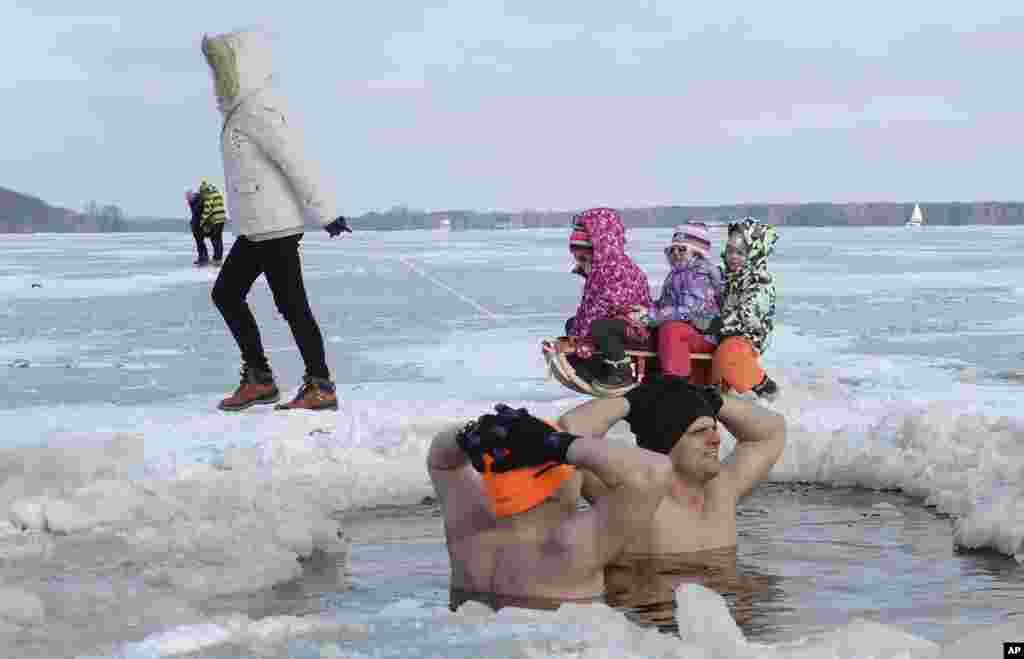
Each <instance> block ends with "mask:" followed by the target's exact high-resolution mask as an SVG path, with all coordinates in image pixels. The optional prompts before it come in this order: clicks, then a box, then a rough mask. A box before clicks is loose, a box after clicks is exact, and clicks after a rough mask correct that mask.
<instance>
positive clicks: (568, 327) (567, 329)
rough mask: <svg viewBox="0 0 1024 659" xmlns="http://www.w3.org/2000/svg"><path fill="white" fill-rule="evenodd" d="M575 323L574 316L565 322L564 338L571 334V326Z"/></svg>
mask: <svg viewBox="0 0 1024 659" xmlns="http://www.w3.org/2000/svg"><path fill="white" fill-rule="evenodd" d="M575 322H576V316H569V318H568V319H567V320H566V321H565V335H566V336H569V335H570V334H572V325H573V323H575Z"/></svg>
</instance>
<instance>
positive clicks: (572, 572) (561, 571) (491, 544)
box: [448, 527, 604, 599]
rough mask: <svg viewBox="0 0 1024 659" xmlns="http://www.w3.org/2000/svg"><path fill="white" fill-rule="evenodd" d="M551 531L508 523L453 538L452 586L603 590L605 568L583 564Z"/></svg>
mask: <svg viewBox="0 0 1024 659" xmlns="http://www.w3.org/2000/svg"><path fill="white" fill-rule="evenodd" d="M552 535H553V534H552V533H543V532H538V531H536V530H534V529H530V528H526V529H523V528H517V527H503V528H491V529H486V530H482V531H480V532H479V533H477V534H474V535H470V536H467V537H463V538H461V539H459V540H454V541H453V540H451V539H449V542H448V555H449V557H450V559H451V565H452V576H451V587H452V588H453V589H458V590H463V591H469V592H476V593H497V594H502V595H508V596H514V597H542V598H551V599H583V598H590V597H596V596H599V595H602V594H603V593H604V573H603V570H600V569H598V570H586V569H580V566H578V565H575V564H574V563H573V561H572V552H571V551H570V550H569V549H568V548H566V547H562V546H560V544H561V543H559V542H558V541H557V539H554V538H552V537H551V536H552Z"/></svg>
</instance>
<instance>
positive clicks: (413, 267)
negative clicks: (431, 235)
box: [398, 256, 498, 320]
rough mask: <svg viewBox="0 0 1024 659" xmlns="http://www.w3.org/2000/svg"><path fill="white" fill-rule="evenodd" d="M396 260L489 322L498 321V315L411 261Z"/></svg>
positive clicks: (401, 258) (403, 258) (400, 258)
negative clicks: (489, 320) (468, 306)
mask: <svg viewBox="0 0 1024 659" xmlns="http://www.w3.org/2000/svg"><path fill="white" fill-rule="evenodd" d="M398 260H399V261H400V262H401V263H402V265H404V266H405V267H407V268H409V270H412V271H413V272H415V273H416V274H418V275H419V276H421V277H423V278H424V279H426V280H427V281H429V282H430V283H432V284H434V285H435V286H438V287H440V288H443V289H444V290H446V291H448V292H449V293H451V294H452V295H454V296H455V297H457V298H459V299H460V300H462V301H463V302H465V303H466V304H468V305H470V306H471V307H473V308H474V309H476V310H477V311H479V312H480V313H482V314H483V315H484V316H486V317H487V318H490V319H491V320H498V315H497V314H495V313H493V312H492V311H489V310H488V309H486V308H485V307H484V306H483V305H482V304H480V303H479V302H477V301H476V300H474V299H473V298H471V297H469V296H468V295H463V294H462V293H460V292H459V291H457V290H455V289H454V288H452V287H451V286H449V285H448V284H446V283H444V282H443V281H441V280H439V279H437V278H436V277H433V276H431V275H430V274H429V273H426V272H424V271H423V270H421V269H420V268H419V267H418V266H417V265H416V264H415V263H413V262H412V259H407V258H405V257H404V256H401V257H399V258H398Z"/></svg>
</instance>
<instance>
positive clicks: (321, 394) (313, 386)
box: [274, 375, 338, 410]
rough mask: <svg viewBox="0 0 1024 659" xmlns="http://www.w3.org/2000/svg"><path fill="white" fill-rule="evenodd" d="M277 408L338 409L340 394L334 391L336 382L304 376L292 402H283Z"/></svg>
mask: <svg viewBox="0 0 1024 659" xmlns="http://www.w3.org/2000/svg"><path fill="white" fill-rule="evenodd" d="M274 409H275V410H336V409H338V396H337V395H336V394H335V393H334V383H333V382H331V381H330V380H325V379H324V378H316V377H313V376H312V375H304V376H303V377H302V386H301V387H299V392H298V393H297V394H295V398H293V399H292V401H291V402H290V403H282V404H280V405H278V406H276V407H275V408H274Z"/></svg>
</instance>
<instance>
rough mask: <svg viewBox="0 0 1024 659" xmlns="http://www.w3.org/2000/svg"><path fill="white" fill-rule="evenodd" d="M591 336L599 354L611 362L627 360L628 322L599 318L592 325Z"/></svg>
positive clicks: (619, 319) (618, 319)
mask: <svg viewBox="0 0 1024 659" xmlns="http://www.w3.org/2000/svg"><path fill="white" fill-rule="evenodd" d="M590 336H592V337H593V339H594V346H595V347H596V348H597V352H599V353H602V354H603V355H604V358H605V359H607V360H608V361H611V362H618V361H622V360H623V359H625V358H626V321H624V320H622V319H621V318H598V319H597V320H595V321H594V322H592V323H590Z"/></svg>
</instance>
